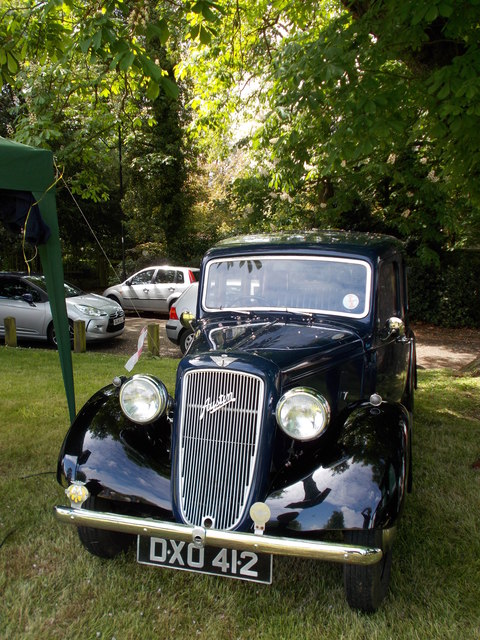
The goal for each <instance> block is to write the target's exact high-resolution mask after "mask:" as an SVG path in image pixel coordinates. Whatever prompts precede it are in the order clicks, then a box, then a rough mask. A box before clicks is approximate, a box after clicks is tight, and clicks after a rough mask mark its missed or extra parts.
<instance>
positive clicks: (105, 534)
mask: <svg viewBox="0 0 480 640" xmlns="http://www.w3.org/2000/svg"><path fill="white" fill-rule="evenodd" d="M83 507H84V508H85V509H91V510H92V511H106V512H113V511H114V506H113V505H112V504H111V503H110V500H103V499H101V498H96V497H93V496H91V497H90V498H88V499H87V500H86V501H85V503H84V504H83V505H82V508H83ZM77 531H78V537H79V538H80V542H81V543H82V545H83V546H84V547H85V549H86V550H87V551H88V552H89V553H91V554H92V555H94V556H98V557H99V558H108V559H111V558H115V556H118V555H119V554H120V553H124V552H126V551H128V549H130V547H131V546H132V545H133V544H134V542H135V536H133V535H130V534H128V533H119V532H118V531H107V530H104V529H93V528H92V527H77Z"/></svg>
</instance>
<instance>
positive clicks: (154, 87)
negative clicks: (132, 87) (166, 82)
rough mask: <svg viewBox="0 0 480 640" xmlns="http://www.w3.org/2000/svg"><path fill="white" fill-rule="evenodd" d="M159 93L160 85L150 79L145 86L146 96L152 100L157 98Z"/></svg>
mask: <svg viewBox="0 0 480 640" xmlns="http://www.w3.org/2000/svg"><path fill="white" fill-rule="evenodd" d="M159 94H160V87H159V86H158V84H157V83H156V82H154V81H153V80H151V81H150V82H149V84H148V88H147V98H148V99H149V100H152V101H153V100H156V99H157V98H158V96H159Z"/></svg>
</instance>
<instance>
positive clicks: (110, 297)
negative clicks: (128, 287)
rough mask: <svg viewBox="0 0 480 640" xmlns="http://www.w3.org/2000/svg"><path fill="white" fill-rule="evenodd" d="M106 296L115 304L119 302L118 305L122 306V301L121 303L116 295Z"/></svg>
mask: <svg viewBox="0 0 480 640" xmlns="http://www.w3.org/2000/svg"><path fill="white" fill-rule="evenodd" d="M107 298H108V299H109V300H113V302H116V303H117V304H119V305H120V306H122V303H121V302H120V300H119V299H118V298H117V296H112V295H109V296H107Z"/></svg>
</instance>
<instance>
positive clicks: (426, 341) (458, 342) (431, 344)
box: [88, 315, 480, 370]
mask: <svg viewBox="0 0 480 640" xmlns="http://www.w3.org/2000/svg"><path fill="white" fill-rule="evenodd" d="M166 322H167V318H166V317H156V316H153V315H144V316H143V317H141V318H139V317H137V316H133V315H132V316H127V320H126V325H125V331H124V332H123V334H122V335H121V336H120V337H118V338H115V339H113V340H111V341H109V342H106V343H104V344H98V345H92V346H90V345H89V347H88V348H89V350H91V351H99V352H102V353H117V354H123V355H125V356H126V357H129V356H131V355H132V354H133V353H135V351H136V350H137V340H138V336H139V334H140V331H141V330H142V328H143V327H145V326H147V325H148V324H150V323H158V324H159V325H160V355H161V356H163V357H168V358H180V357H181V355H182V354H181V352H180V349H179V348H178V347H177V346H176V345H174V344H173V343H172V342H170V340H169V339H168V338H167V335H166V332H165V324H166ZM413 328H414V331H415V335H416V339H417V363H418V365H419V367H421V368H425V369H435V368H448V369H455V370H458V369H460V368H462V367H463V366H465V365H466V364H468V363H469V362H471V361H472V360H473V359H474V358H478V357H479V356H480V330H475V329H445V328H443V327H434V326H433V325H428V324H416V325H415V326H414V327H413Z"/></svg>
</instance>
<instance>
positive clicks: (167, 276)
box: [155, 269, 175, 284]
mask: <svg viewBox="0 0 480 640" xmlns="http://www.w3.org/2000/svg"><path fill="white" fill-rule="evenodd" d="M155 282H156V283H158V284H170V283H171V282H175V270H174V269H159V270H158V271H157V276H156V278H155Z"/></svg>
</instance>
